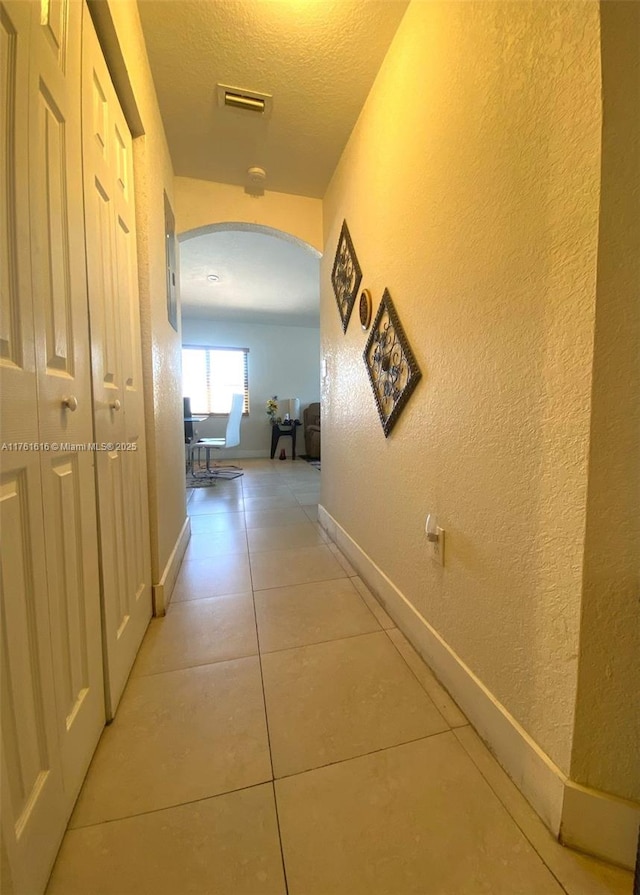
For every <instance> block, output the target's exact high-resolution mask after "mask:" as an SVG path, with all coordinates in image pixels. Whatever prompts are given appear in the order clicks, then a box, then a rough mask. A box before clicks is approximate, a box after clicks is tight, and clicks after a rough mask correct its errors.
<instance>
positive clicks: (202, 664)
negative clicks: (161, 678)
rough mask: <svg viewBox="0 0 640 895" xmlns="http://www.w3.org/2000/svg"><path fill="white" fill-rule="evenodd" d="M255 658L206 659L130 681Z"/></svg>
mask: <svg viewBox="0 0 640 895" xmlns="http://www.w3.org/2000/svg"><path fill="white" fill-rule="evenodd" d="M257 658H258V653H257V652H255V653H246V654H243V655H242V656H225V658H224V659H207V660H206V661H205V662H194V663H193V664H192V665H179V666H178V667H177V668H163V669H162V670H161V671H144V672H142V673H141V674H136V675H133V674H132V675H131V678H130V679H131V680H132V681H139V680H142V678H143V677H156V676H157V675H158V674H171V672H172V671H189V669H190V668H206V667H207V666H209V665H222V663H223V662H238V661H239V660H240V659H257ZM132 671H133V669H132Z"/></svg>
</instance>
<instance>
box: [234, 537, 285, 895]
mask: <svg viewBox="0 0 640 895" xmlns="http://www.w3.org/2000/svg"><path fill="white" fill-rule="evenodd" d="M245 531H246V529H245ZM247 541H248V536H247ZM249 574H250V576H251V600H252V603H253V620H254V624H255V629H256V641H257V644H258V663H259V665H260V683H261V685H262V704H263V706H264V722H265V727H266V731H267V747H268V749H269V766H270V767H271V787H272V792H273V806H274V809H275V814H276V828H277V830H278V844H279V846H280V860H281V862H282V877H283V879H284V887H285V892H286V893H287V895H288V892H289V883H288V880H287V867H286V864H285V860H284V847H283V844H282V830H281V827H280V815H279V813H278V801H277V799H276V787H275V782H274V778H273V752H272V749H271V732H270V730H269V715H268V712H267V695H266V692H265V687H264V670H263V668H262V650H261V649H260V629H259V628H258V613H257V610H256V597H255V590H254V588H253V572H252V569H251V557H249Z"/></svg>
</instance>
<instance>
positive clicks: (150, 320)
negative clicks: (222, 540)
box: [91, 0, 186, 584]
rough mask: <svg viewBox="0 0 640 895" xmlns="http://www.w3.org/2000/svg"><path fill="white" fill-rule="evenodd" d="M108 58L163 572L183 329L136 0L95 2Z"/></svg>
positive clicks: (169, 184) (162, 161) (175, 487)
mask: <svg viewBox="0 0 640 895" xmlns="http://www.w3.org/2000/svg"><path fill="white" fill-rule="evenodd" d="M91 10H92V15H94V18H95V19H96V27H97V30H98V33H99V36H100V38H101V43H102V44H103V48H104V50H105V55H106V58H107V63H108V64H109V67H110V70H111V71H112V76H113V77H114V80H115V82H116V89H117V90H118V92H119V94H120V95H121V97H122V100H123V105H124V107H125V111H126V113H127V116H128V120H129V124H130V126H131V127H132V130H133V133H134V138H135V139H134V171H135V198H136V224H137V231H138V232H137V235H138V258H139V265H140V268H139V281H140V317H141V328H142V352H143V372H144V382H145V401H146V416H147V453H148V475H149V508H150V522H151V554H152V567H153V568H152V574H153V582H154V584H156V583H158V582H159V581H160V579H161V578H162V576H163V574H164V571H165V568H166V565H167V562H168V561H169V559H170V556H171V554H172V552H173V550H174V547H175V546H176V542H177V540H178V537H179V535H180V531H181V529H182V527H183V525H184V522H185V518H186V512H185V477H184V437H183V423H182V385H181V359H180V334H179V333H178V332H176V331H175V330H174V329H173V328H172V327H171V326H170V324H169V322H168V319H167V306H166V282H165V238H164V191H166V192H167V195H168V196H169V199H170V201H171V202H172V203H173V201H174V200H173V170H172V167H171V159H170V156H169V151H168V148H167V143H166V139H165V135H164V129H163V126H162V120H161V118H160V112H159V109H158V104H157V99H156V94H155V88H154V85H153V80H152V77H151V72H150V69H149V65H148V60H147V54H146V48H145V44H144V38H143V35H142V29H141V26H140V19H139V16H138V7H137V5H136V3H132V2H129V3H124V2H115V0H109V2H108V4H103V3H92V4H91Z"/></svg>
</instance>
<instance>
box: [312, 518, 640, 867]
mask: <svg viewBox="0 0 640 895" xmlns="http://www.w3.org/2000/svg"><path fill="white" fill-rule="evenodd" d="M318 521H319V522H320V524H321V525H322V527H323V528H324V530H325V531H326V532H327V534H328V535H329V537H330V538H331V539H332V540H333V541H334V542H335V543H336V544H337V546H338V547H339V548H340V550H342V552H343V553H344V554H345V556H346V557H347V558H348V560H349V561H350V563H351V564H352V565H353V566H354V568H355V569H356V570H357V571H358V574H359V575H360V577H361V578H362V580H363V581H364V582H365V584H366V585H367V587H369V589H370V590H371V591H372V593H373V594H374V595H375V597H376V598H377V599H378V601H379V602H380V604H381V605H382V606H383V607H384V609H385V610H386V611H387V613H388V614H389V615H390V616H391V618H392V619H393V620H394V621H395V623H396V624H397V625H398V627H399V628H400V629H401V630H402V632H403V633H404V634H405V636H406V637H407V638H408V639H409V640H410V641H411V643H412V644H413V646H414V648H415V649H416V650H417V651H418V652H419V653H420V655H421V656H422V658H423V659H424V660H425V662H426V663H427V664H428V665H429V667H430V668H431V669H432V670H433V672H434V673H435V675H436V676H437V677H438V678H439V680H440V681H441V682H442V684H443V685H444V686H445V688H446V689H447V690H448V691H449V692H450V693H451V696H452V697H453V698H454V699H455V701H456V702H457V703H458V705H459V706H460V708H461V709H462V711H463V712H464V713H465V714H466V716H467V718H468V719H469V721H470V722H471V724H472V725H473V727H474V728H475V729H476V731H477V732H478V734H479V735H480V737H481V738H482V739H483V740H484V741H485V743H486V744H487V746H488V747H489V749H490V750H491V752H492V753H493V754H494V756H495V757H496V759H497V760H498V762H499V763H500V764H501V765H502V767H503V768H504V770H505V771H506V772H507V774H508V775H509V776H510V777H511V779H512V780H513V782H514V783H515V784H516V786H517V787H518V789H519V790H520V791H521V792H522V794H523V795H524V796H525V798H526V799H527V800H528V801H529V803H530V804H531V805H532V807H533V808H534V810H535V811H536V812H537V814H538V815H539V816H540V818H541V819H542V821H543V822H544V823H545V824H546V826H547V827H548V828H549V830H551V832H552V833H553V835H554V836H556V837H557V838H559V839H561V841H563V842H564V843H565V844H567V845H571V846H573V847H574V848H578V849H580V850H581V851H585V852H588V853H590V854H594V855H597V856H598V857H602V858H604V859H605V860H607V861H611V862H612V863H615V864H619V865H621V866H623V867H631V868H632V867H633V865H634V862H635V853H636V837H637V835H638V822H639V821H640V806H636V805H635V804H634V803H631V802H625V801H624V800H621V799H616V798H615V797H612V796H609V795H607V794H606V793H601V792H598V791H596V790H590V789H586V788H585V787H579V786H577V785H576V784H575V783H573V782H572V781H570V780H569V779H568V778H567V776H566V775H565V774H564V773H563V772H562V771H561V770H560V768H559V767H558V766H557V765H556V764H555V763H554V762H553V761H552V760H551V758H549V756H548V755H547V754H546V753H545V752H544V751H543V750H542V749H541V748H540V746H539V745H538V744H537V743H536V742H535V741H534V740H533V739H532V738H531V736H530V735H529V734H528V733H527V732H526V731H525V730H524V728H523V727H522V726H521V725H520V724H519V723H518V722H517V721H516V719H515V718H514V717H513V716H512V715H511V714H510V713H509V712H508V711H507V709H506V708H505V707H504V706H503V705H502V704H501V703H500V702H499V701H498V700H497V699H496V698H495V696H494V695H493V694H492V693H491V692H490V691H489V690H488V689H487V687H486V686H485V685H484V684H483V683H482V681H481V680H480V679H479V678H478V677H477V676H476V675H475V674H474V673H473V671H472V670H471V669H470V668H469V667H468V666H467V665H466V664H465V663H464V662H463V660H462V659H461V658H460V656H458V655H457V653H456V652H455V651H454V650H453V649H452V648H451V647H450V646H449V644H448V643H447V642H446V641H445V640H444V639H443V638H442V637H441V636H440V634H439V633H438V632H437V631H436V630H435V628H433V627H432V626H431V625H430V624H429V622H428V621H427V620H426V619H425V618H424V617H423V616H422V615H421V614H420V613H419V612H418V611H417V609H416V608H415V607H414V606H412V605H411V603H410V602H409V601H408V600H407V598H406V597H405V596H404V594H402V593H401V591H399V590H398V588H397V587H396V586H395V585H394V584H393V582H392V581H391V580H390V579H389V578H388V577H387V576H386V575H385V574H384V572H383V571H382V570H381V569H380V568H379V567H378V566H377V565H376V563H375V562H374V561H373V560H372V559H371V557H370V556H369V555H368V554H367V553H365V551H364V550H363V549H362V548H361V547H360V545H359V544H357V543H356V541H354V540H353V538H352V537H351V536H350V535H349V534H348V533H347V532H346V531H345V529H344V528H342V526H341V525H340V524H339V523H338V522H337V521H336V520H335V519H334V518H333V516H331V514H330V513H329V512H327V510H326V509H325V507H323V506H322V505H319V506H318ZM634 818H635V820H634ZM603 824H606V825H607V827H606V828H604V827H603ZM605 829H606V831H605Z"/></svg>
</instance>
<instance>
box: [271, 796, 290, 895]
mask: <svg viewBox="0 0 640 895" xmlns="http://www.w3.org/2000/svg"><path fill="white" fill-rule="evenodd" d="M271 786H272V788H273V806H274V808H275V811H276V827H277V828H278V842H279V843H280V860H281V861H282V876H283V878H284V890H285V893H286V895H289V880H288V879H287V865H286V862H285V859H284V846H283V844H282V829H281V827H280V814H279V812H278V798H277V796H276V781H275V780H272V781H271Z"/></svg>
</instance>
